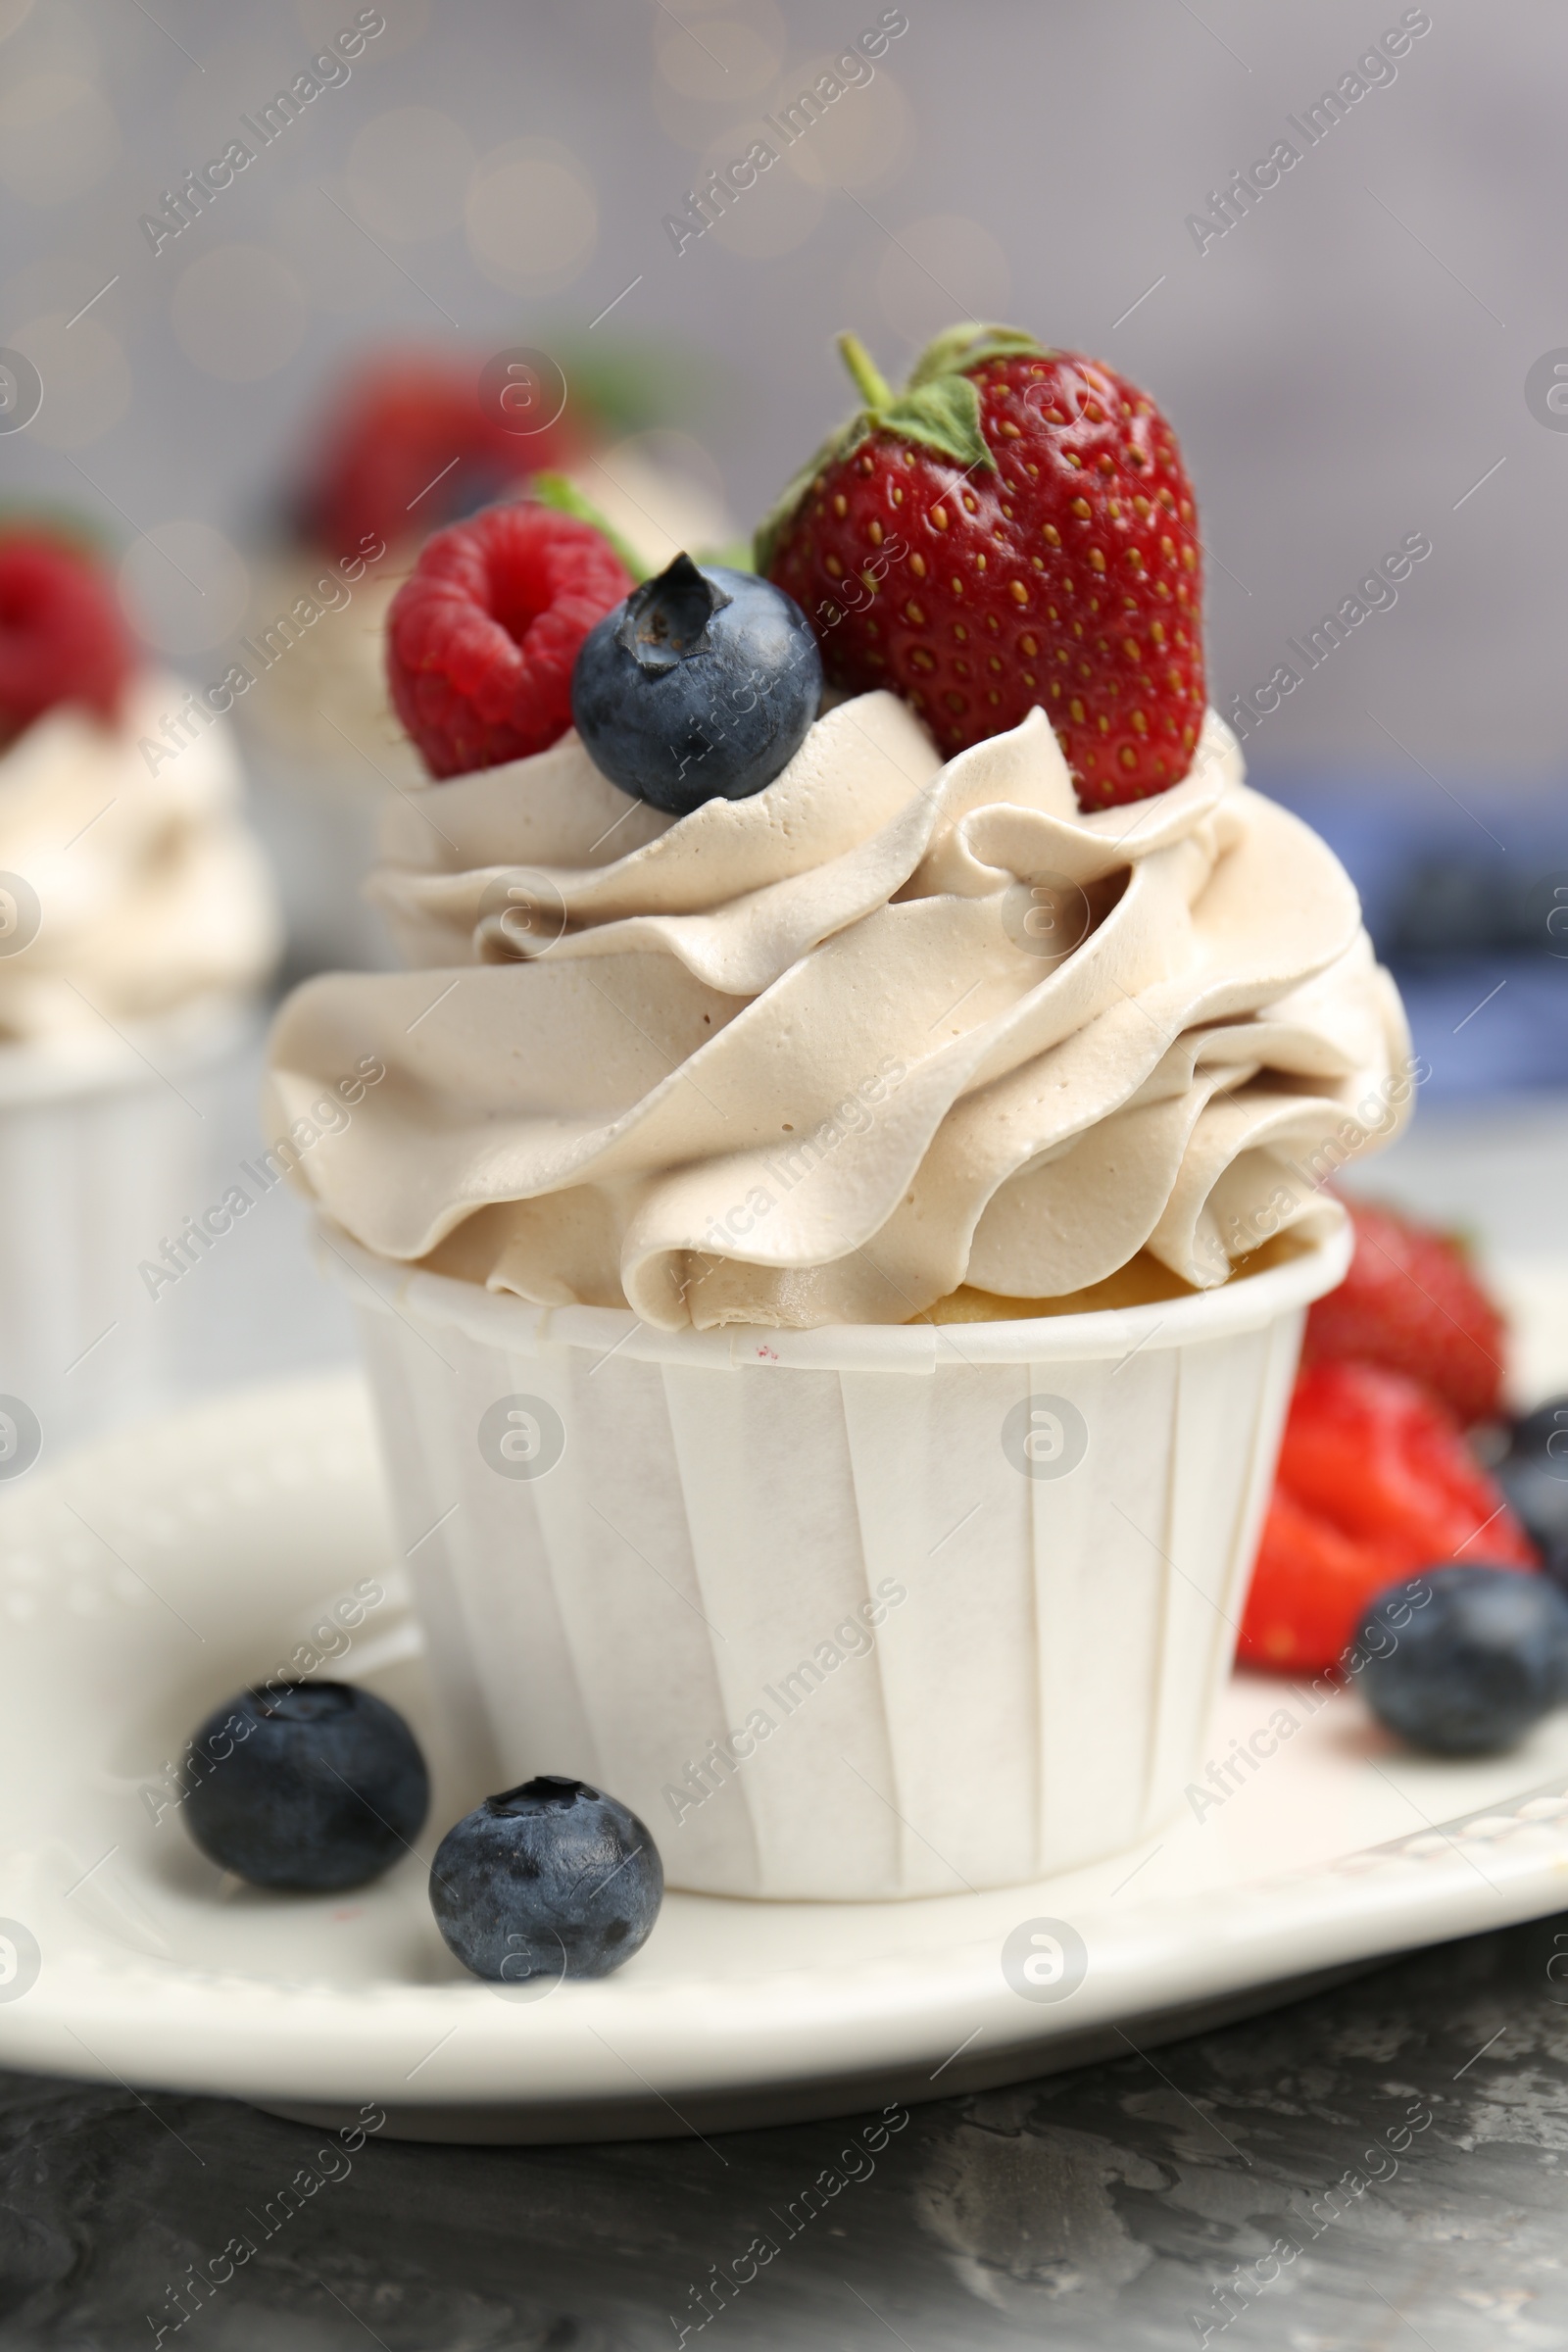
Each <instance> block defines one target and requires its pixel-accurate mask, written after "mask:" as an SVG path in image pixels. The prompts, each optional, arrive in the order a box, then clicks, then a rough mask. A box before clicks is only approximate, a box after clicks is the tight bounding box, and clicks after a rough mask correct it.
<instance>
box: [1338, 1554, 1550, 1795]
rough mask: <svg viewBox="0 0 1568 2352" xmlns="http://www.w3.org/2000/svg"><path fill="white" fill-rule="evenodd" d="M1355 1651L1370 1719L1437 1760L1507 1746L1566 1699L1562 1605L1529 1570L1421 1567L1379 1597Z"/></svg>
mask: <svg viewBox="0 0 1568 2352" xmlns="http://www.w3.org/2000/svg"><path fill="white" fill-rule="evenodd" d="M1423 1592H1426V1593H1430V1595H1431V1597H1430V1599H1428V1600H1427V1601H1425V1603H1424V1604H1421V1605H1417V1604H1418V1603H1420V1595H1421V1593H1423ZM1356 1646H1357V1648H1358V1649H1359V1650H1360V1651H1361V1652H1362V1653H1363V1656H1364V1658H1365V1663H1364V1665H1363V1666H1362V1669H1361V1687H1362V1690H1363V1691H1365V1693H1366V1699H1367V1703H1368V1705H1369V1706H1370V1707H1371V1709H1372V1711H1373V1713H1374V1714H1375V1715H1376V1716H1377V1717H1378V1718H1379V1719H1380V1721H1382V1722H1383V1723H1386V1724H1387V1725H1388V1727H1389V1729H1390V1731H1391V1732H1397V1733H1398V1734H1399V1736H1400V1738H1401V1739H1404V1740H1409V1741H1410V1742H1411V1744H1412V1745H1413V1746H1415V1747H1425V1748H1431V1749H1432V1750H1434V1751H1435V1752H1436V1753H1437V1754H1439V1755H1444V1756H1478V1755H1485V1754H1487V1753H1488V1752H1489V1751H1490V1750H1492V1749H1495V1748H1500V1747H1509V1746H1511V1745H1512V1744H1513V1742H1514V1741H1515V1740H1520V1739H1522V1738H1523V1737H1524V1735H1525V1733H1526V1732H1528V1731H1529V1730H1530V1728H1531V1726H1532V1725H1533V1724H1535V1723H1538V1722H1539V1721H1540V1720H1541V1718H1542V1716H1543V1715H1544V1714H1546V1713H1548V1712H1549V1710H1550V1709H1551V1708H1553V1707H1555V1706H1557V1705H1559V1704H1560V1703H1561V1702H1562V1700H1563V1699H1564V1698H1568V1597H1565V1596H1564V1595H1563V1594H1562V1593H1560V1592H1559V1591H1558V1589H1557V1587H1556V1586H1555V1585H1554V1584H1552V1583H1551V1581H1550V1580H1549V1578H1547V1577H1544V1576H1535V1575H1532V1574H1531V1573H1530V1572H1529V1571H1528V1570H1520V1569H1517V1568H1487V1567H1481V1566H1477V1567H1446V1568H1426V1569H1423V1570H1421V1571H1420V1572H1419V1574H1417V1575H1415V1576H1412V1577H1411V1578H1409V1579H1408V1580H1406V1581H1402V1582H1400V1583H1399V1584H1397V1585H1391V1586H1389V1587H1388V1589H1387V1590H1386V1591H1385V1592H1383V1593H1379V1594H1378V1596H1377V1598H1376V1599H1375V1600H1374V1601H1373V1602H1372V1605H1371V1607H1370V1608H1369V1609H1368V1611H1367V1613H1366V1616H1365V1617H1364V1618H1363V1620H1362V1622H1361V1628H1360V1631H1359V1632H1358V1633H1357V1635H1356Z"/></svg>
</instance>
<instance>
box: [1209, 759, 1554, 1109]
mask: <svg viewBox="0 0 1568 2352" xmlns="http://www.w3.org/2000/svg"><path fill="white" fill-rule="evenodd" d="M1251 781H1252V782H1253V783H1255V784H1256V785H1257V787H1258V789H1259V791H1262V792H1266V793H1267V794H1268V795H1269V797H1270V798H1271V799H1272V800H1276V801H1279V802H1281V803H1283V805H1284V806H1285V807H1286V808H1288V809H1293V810H1294V811H1295V813H1296V814H1297V815H1298V816H1300V817H1302V818H1304V819H1305V821H1306V822H1307V823H1308V824H1309V825H1310V826H1311V827H1312V828H1313V830H1314V832H1317V833H1320V834H1321V835H1322V837H1323V839H1324V840H1325V841H1326V842H1327V843H1328V844H1329V846H1330V847H1331V849H1333V850H1334V852H1335V853H1336V855H1337V856H1338V857H1339V858H1340V859H1341V861H1342V862H1343V864H1344V865H1345V866H1346V868H1347V870H1348V873H1349V875H1350V877H1351V879H1352V881H1353V882H1354V883H1355V886H1356V888H1357V890H1358V891H1359V892H1360V894H1361V905H1362V907H1363V909H1364V911H1365V914H1366V924H1367V929H1368V930H1369V931H1370V932H1371V934H1372V938H1373V940H1374V942H1375V944H1376V947H1377V951H1378V955H1379V957H1380V958H1381V960H1382V961H1383V962H1384V963H1386V964H1387V965H1388V966H1389V968H1390V970H1391V971H1392V972H1393V974H1394V976H1395V978H1396V980H1397V982H1398V984H1399V991H1400V994H1401V995H1402V996H1403V998H1404V1002H1405V1007H1406V1010H1407V1011H1408V1013H1409V1016H1410V1028H1411V1033H1412V1037H1413V1040H1414V1046H1415V1051H1416V1053H1417V1054H1420V1055H1421V1056H1422V1057H1423V1058H1424V1059H1425V1060H1426V1061H1428V1062H1429V1063H1430V1064H1431V1067H1432V1076H1431V1078H1430V1079H1429V1080H1427V1081H1426V1084H1425V1087H1424V1089H1423V1092H1424V1093H1426V1094H1427V1095H1428V1096H1430V1097H1445V1096H1446V1097H1449V1098H1453V1097H1456V1096H1475V1095H1492V1094H1517V1093H1520V1092H1521V1091H1525V1090H1529V1089H1532V1088H1541V1087H1560V1088H1564V1089H1568V790H1565V789H1562V788H1552V789H1549V790H1548V789H1545V788H1519V787H1512V788H1509V787H1503V786H1496V785H1489V784H1486V783H1484V782H1476V781H1475V780H1473V779H1470V778H1466V777H1461V778H1459V779H1458V780H1457V781H1454V782H1450V783H1449V784H1447V785H1444V784H1440V783H1438V782H1437V781H1436V780H1435V779H1433V780H1430V781H1427V780H1424V781H1423V783H1422V785H1421V788H1420V790H1419V792H1416V791H1413V790H1412V789H1411V788H1410V787H1409V786H1408V785H1407V784H1405V783H1404V782H1403V781H1402V780H1401V781H1399V782H1397V783H1393V782H1391V781H1390V779H1389V778H1388V777H1386V776H1377V775H1365V776H1361V775H1353V774H1350V773H1347V772H1346V771H1344V770H1339V771H1335V772H1332V773H1329V772H1323V771H1318V772H1315V773H1314V772H1309V771H1305V770H1300V771H1296V770H1292V771H1283V772H1278V773H1273V774H1271V773H1268V772H1267V771H1265V772H1264V773H1263V774H1261V775H1256V774H1254V775H1253V776H1252V778H1251Z"/></svg>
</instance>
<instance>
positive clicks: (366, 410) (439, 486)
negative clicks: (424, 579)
mask: <svg viewBox="0 0 1568 2352" xmlns="http://www.w3.org/2000/svg"><path fill="white" fill-rule="evenodd" d="M577 439H578V436H577V435H576V434H575V433H574V432H572V431H571V430H570V429H568V427H567V426H566V425H565V424H564V422H563V423H561V424H558V425H554V426H552V427H551V428H550V429H549V430H548V431H546V432H541V433H530V434H528V435H526V436H519V435H516V434H514V433H510V432H508V430H507V429H506V426H505V424H504V423H503V422H502V421H501V419H500V418H499V417H496V416H494V415H492V414H490V413H489V412H487V411H486V409H485V407H484V406H483V404H482V402H481V400H480V397H479V388H478V377H477V373H476V371H475V370H474V369H473V368H468V367H466V366H458V365H456V364H454V363H453V362H452V361H450V360H447V359H444V358H442V357H440V356H438V355H435V354H430V353H425V352H402V351H389V352H379V353H377V354H376V355H375V356H374V357H373V358H372V359H371V360H369V361H368V362H367V363H366V364H365V366H364V367H362V368H360V369H359V370H358V371H357V372H356V373H355V374H354V375H352V376H351V377H350V378H349V380H348V381H347V382H346V383H345V384H344V385H343V387H342V388H341V390H340V392H339V394H338V396H337V399H336V401H335V403H334V404H333V407H332V408H331V410H330V411H329V413H328V416H327V419H326V422H325V425H324V426H323V427H322V429H321V432H320V436H319V450H318V455H317V460H316V464H315V466H313V468H312V473H311V478H310V480H309V482H308V484H307V487H306V490H305V494H304V497H303V498H302V500H301V502H300V522H301V526H302V528H303V529H304V531H305V532H306V534H307V535H308V536H309V537H310V538H312V539H314V540H315V541H316V542H317V543H318V544H319V546H321V547H324V548H326V549H327V550H328V551H329V552H330V553H331V554H333V555H343V554H347V553H348V552H349V550H351V549H352V548H355V547H358V546H359V545H360V543H361V541H362V539H364V538H365V537H367V536H374V537H377V538H379V539H380V540H381V542H382V543H383V545H384V546H387V547H395V546H396V545H397V544H398V542H399V541H400V540H403V539H408V538H410V537H415V538H422V537H423V536H424V534H425V533H426V532H428V531H433V530H436V529H437V528H439V527H440V525H442V524H443V523H446V522H450V521H452V520H454V519H455V518H456V517H457V516H458V515H469V514H472V512H473V510H474V509H475V507H478V506H482V505H484V504H485V503H486V502H487V501H489V500H490V499H494V498H500V497H502V496H504V495H505V493H506V492H507V491H508V489H509V488H512V487H513V486H515V483H516V482H517V480H518V478H519V476H520V475H522V474H524V473H533V472H535V471H536V470H537V469H538V468H540V467H541V466H560V465H562V464H564V463H565V462H566V460H567V459H568V458H569V456H570V454H571V452H572V449H573V448H574V447H575V445H576V442H577Z"/></svg>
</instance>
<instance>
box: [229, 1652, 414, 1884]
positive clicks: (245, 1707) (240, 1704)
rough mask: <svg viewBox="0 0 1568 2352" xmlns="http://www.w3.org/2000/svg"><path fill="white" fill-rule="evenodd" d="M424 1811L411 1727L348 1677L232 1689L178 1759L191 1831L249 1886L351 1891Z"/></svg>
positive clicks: (399, 1845) (379, 1866)
mask: <svg viewBox="0 0 1568 2352" xmlns="http://www.w3.org/2000/svg"><path fill="white" fill-rule="evenodd" d="M429 1807H430V1776H429V1774H428V1773H427V1772H426V1770H425V1764H424V1758H423V1756H422V1755H421V1754H420V1753H419V1744H418V1741H417V1740H416V1739H415V1737H414V1734H413V1733H412V1732H411V1731H410V1729H409V1727H408V1725H407V1724H406V1723H405V1722H404V1720H403V1718H402V1716H401V1715H400V1714H399V1713H398V1712H397V1709H396V1708H395V1707H389V1706H388V1705H387V1703H386V1701H385V1699H383V1698H377V1697H376V1696H375V1694H374V1693H373V1691H362V1690H360V1689H359V1688H358V1687H357V1686H356V1685H354V1684H350V1683H315V1682H312V1683H270V1684H268V1686H267V1687H266V1689H265V1690H260V1691H241V1692H240V1694H239V1696H238V1697H237V1698H231V1699H230V1700H229V1701H228V1703H227V1705H226V1706H221V1707H220V1708H218V1710H217V1711H216V1713H214V1714H212V1715H210V1716H209V1717H208V1719H207V1721H206V1722H205V1723H204V1724H203V1725H202V1727H201V1730H200V1731H199V1732H197V1733H196V1734H195V1735H194V1737H193V1738H192V1740H191V1742H190V1746H189V1749H188V1751H187V1754H186V1758H185V1768H184V1812H185V1819H186V1821H187V1822H188V1823H189V1825H190V1833H191V1836H192V1837H193V1838H195V1840H196V1843H197V1844H198V1845H199V1846H200V1847H201V1849H202V1852H203V1853H204V1854H206V1855H207V1856H208V1857H209V1858H210V1859H211V1860H212V1861H214V1862H217V1863H220V1864H221V1867H222V1868H223V1869H224V1870H231V1871H234V1872H235V1873H236V1874H237V1875H238V1876H239V1877H240V1878H242V1879H249V1881H250V1883H251V1885H252V1886H253V1887H279V1888H287V1889H289V1890H291V1891H293V1892H295V1893H300V1894H328V1893H335V1892H336V1891H338V1890H339V1889H340V1888H342V1887H363V1886H364V1885H365V1883H366V1881H367V1880H368V1879H374V1878H379V1877H380V1875H381V1873H382V1871H384V1870H387V1869H389V1868H390V1867H391V1865H392V1864H393V1863H394V1862H396V1861H397V1860H398V1859H399V1858H400V1856H402V1855H403V1854H406V1853H407V1852H408V1850H409V1842H410V1840H411V1838H416V1837H417V1835H418V1833H419V1830H420V1828H421V1826H422V1824H423V1821H424V1817H425V1814H426V1813H427V1812H428V1811H429Z"/></svg>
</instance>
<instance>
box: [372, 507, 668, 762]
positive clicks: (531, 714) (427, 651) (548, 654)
mask: <svg viewBox="0 0 1568 2352" xmlns="http://www.w3.org/2000/svg"><path fill="white" fill-rule="evenodd" d="M631 587H632V580H631V575H630V573H629V572H628V571H627V570H626V568H625V566H624V564H622V563H621V561H620V559H619V557H618V556H617V555H616V554H615V553H614V551H613V548H612V547H611V546H610V545H609V543H608V542H607V541H606V540H605V539H604V538H603V537H602V536H601V534H600V533H599V532H598V531H596V530H595V529H594V528H593V526H592V524H590V523H586V522H579V521H578V520H577V519H576V517H575V516H574V515H561V514H558V513H557V512H556V511H555V510H554V509H552V508H549V507H542V506H538V505H535V504H533V503H532V502H530V501H520V502H519V503H518V504H516V505H515V506H506V507H489V508H487V509H486V510H485V512H484V513H483V514H481V515H473V516H471V517H470V518H469V520H468V521H466V522H458V523H454V524H453V525H452V526H451V528H450V529H448V530H445V531H438V532H437V533H436V535H435V537H434V538H433V539H431V540H429V541H428V542H427V543H426V545H425V547H424V548H423V550H422V551H421V553H420V556H419V560H418V563H417V564H416V565H415V568H414V571H413V573H412V574H411V576H410V577H409V578H408V579H407V580H406V581H405V582H404V584H403V586H402V587H401V588H400V589H399V590H398V593H397V595H396V597H395V598H394V599H393V603H392V609H391V612H390V613H389V614H388V616H387V676H388V680H389V682H390V685H391V689H392V702H393V707H394V708H395V710H396V711H397V714H398V716H399V717H400V718H401V719H402V721H403V723H404V725H405V726H406V727H407V728H408V730H409V733H410V734H411V735H412V736H413V738H414V740H415V742H416V743H417V745H418V747H419V750H420V752H421V754H422V755H423V758H424V763H425V765H426V766H427V767H428V769H429V770H430V773H431V775H432V776H436V777H447V776H461V775H465V774H466V773H467V772H468V771H469V770H470V769H472V768H476V767H499V766H500V765H501V764H502V762H503V761H505V760H526V759H527V758H529V757H530V755H531V754H533V753H535V752H543V751H548V750H549V748H550V746H551V744H553V743H555V742H556V741H557V740H558V739H559V738H560V737H561V736H563V735H564V734H565V732H566V730H567V728H568V727H569V726H570V725H571V671H572V664H573V662H575V661H576V659H577V649H578V647H579V646H580V645H581V643H582V641H583V639H584V638H585V637H586V636H587V634H588V632H589V630H590V629H591V628H592V627H593V625H594V623H595V621H596V620H601V619H603V617H604V615H605V614H606V613H608V612H610V611H611V609H612V607H613V606H615V605H618V604H619V603H620V601H621V599H622V597H624V596H626V595H629V593H630V591H631Z"/></svg>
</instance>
